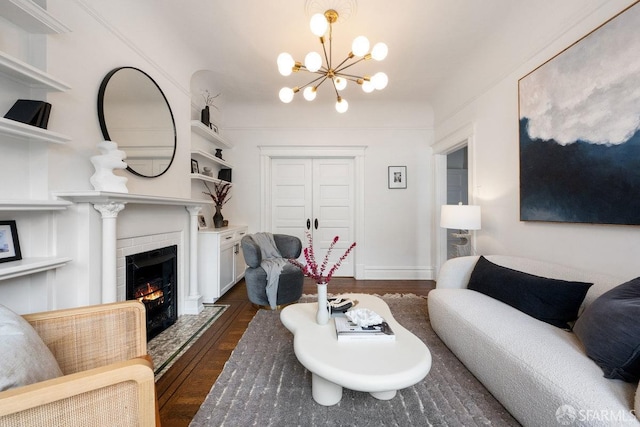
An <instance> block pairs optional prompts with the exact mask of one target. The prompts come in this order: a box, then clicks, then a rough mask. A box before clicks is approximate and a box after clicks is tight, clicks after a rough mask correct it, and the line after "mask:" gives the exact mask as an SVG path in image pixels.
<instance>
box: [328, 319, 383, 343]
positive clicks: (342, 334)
mask: <svg viewBox="0 0 640 427" xmlns="http://www.w3.org/2000/svg"><path fill="white" fill-rule="evenodd" d="M334 321H335V325H336V334H337V336H338V341H360V340H375V341H395V339H396V335H395V334H394V332H393V330H391V327H389V324H388V323H387V322H382V323H381V324H379V325H372V326H366V327H363V326H358V325H356V324H355V323H352V322H351V321H350V320H349V319H348V318H347V317H346V316H345V317H342V316H338V317H335V318H334Z"/></svg>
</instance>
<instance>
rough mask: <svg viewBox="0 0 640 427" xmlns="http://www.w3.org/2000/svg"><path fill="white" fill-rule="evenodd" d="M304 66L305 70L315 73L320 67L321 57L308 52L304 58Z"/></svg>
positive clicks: (316, 53)
mask: <svg viewBox="0 0 640 427" xmlns="http://www.w3.org/2000/svg"><path fill="white" fill-rule="evenodd" d="M304 66H305V67H307V70H309V71H311V72H312V73H315V72H316V71H318V70H319V69H320V67H321V66H322V57H321V56H320V54H319V53H318V52H309V53H307V56H305V57H304Z"/></svg>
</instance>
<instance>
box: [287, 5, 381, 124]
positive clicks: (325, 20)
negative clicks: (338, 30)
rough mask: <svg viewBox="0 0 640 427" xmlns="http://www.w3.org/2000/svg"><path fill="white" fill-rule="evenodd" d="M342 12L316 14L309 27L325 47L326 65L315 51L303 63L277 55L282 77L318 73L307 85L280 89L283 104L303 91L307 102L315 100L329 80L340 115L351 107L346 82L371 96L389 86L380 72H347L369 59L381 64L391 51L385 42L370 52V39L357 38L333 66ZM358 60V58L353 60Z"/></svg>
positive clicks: (330, 10) (331, 11)
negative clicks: (345, 95)
mask: <svg viewBox="0 0 640 427" xmlns="http://www.w3.org/2000/svg"><path fill="white" fill-rule="evenodd" d="M338 17H339V13H338V12H337V11H336V10H335V9H329V10H327V11H325V12H324V14H322V13H316V14H315V15H313V16H312V17H311V22H310V24H309V25H310V27H311V32H312V33H313V34H314V35H316V36H318V37H319V38H320V43H321V44H322V50H323V53H324V61H325V63H324V65H323V57H322V56H321V55H320V54H319V53H318V52H315V51H312V52H309V53H308V54H307V55H306V56H305V59H304V64H303V63H302V62H297V61H295V60H294V59H293V57H292V56H291V55H290V54H288V53H281V54H280V55H279V56H278V70H279V71H280V74H282V75H283V76H288V75H290V74H291V73H292V72H294V71H295V72H297V71H301V70H302V71H307V72H309V73H312V74H317V75H318V77H316V78H315V79H313V80H311V81H310V82H308V83H307V84H305V85H302V86H296V87H294V88H289V87H284V88H282V89H280V94H279V95H280V100H281V101H282V102H284V103H289V102H291V101H292V100H293V96H294V94H296V93H297V92H299V91H300V90H301V89H304V91H303V95H304V98H305V99H306V100H307V101H313V100H314V99H315V97H316V91H317V90H318V88H319V87H320V85H322V83H324V82H325V81H326V80H329V81H330V82H331V84H332V86H333V89H334V91H335V93H336V96H337V101H336V105H335V107H336V110H337V111H338V112H339V113H344V112H345V111H347V109H348V108H349V104H348V103H347V101H346V100H345V99H343V98H342V96H341V95H340V93H341V91H343V90H344V89H345V88H346V87H347V81H349V80H351V81H352V82H355V83H357V84H359V85H360V86H362V90H364V91H365V92H367V93H369V92H372V91H373V90H375V89H378V90H382V89H384V88H385V87H386V86H387V83H388V80H389V79H388V77H387V75H386V74H385V73H383V72H378V73H376V74H374V75H373V76H369V75H362V76H359V75H354V74H349V73H348V72H347V71H346V70H347V69H348V68H350V67H352V66H353V65H356V64H357V63H359V62H361V61H367V60H369V59H372V58H373V59H375V60H376V61H382V60H383V59H384V58H386V57H387V52H388V48H387V45H386V44H384V43H376V44H375V45H374V46H373V48H372V49H371V50H369V46H370V45H369V40H368V39H367V38H366V37H364V36H358V37H356V38H355V39H354V40H353V43H352V45H351V52H349V54H348V55H347V57H346V58H345V59H344V60H342V61H341V62H340V63H338V64H337V65H334V63H333V60H332V55H331V52H332V51H333V46H332V38H333V37H332V36H333V24H334V23H335V22H336V21H337V20H338ZM327 31H328V33H329V34H328V38H329V53H328V54H327V46H326V45H325V34H326V33H327ZM354 58H355V59H354Z"/></svg>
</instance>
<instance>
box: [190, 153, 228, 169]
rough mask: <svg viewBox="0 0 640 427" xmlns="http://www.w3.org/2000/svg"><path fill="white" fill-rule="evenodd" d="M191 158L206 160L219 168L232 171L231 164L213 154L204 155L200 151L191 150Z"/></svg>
mask: <svg viewBox="0 0 640 427" xmlns="http://www.w3.org/2000/svg"><path fill="white" fill-rule="evenodd" d="M191 157H192V158H193V157H195V158H198V157H199V158H202V159H206V160H209V161H212V162H213V163H217V164H219V165H220V166H223V167H225V168H229V169H232V168H233V166H231V163H229V162H227V161H224V160H222V159H220V158H218V157H216V156H214V155H213V154H209V153H205V152H204V151H202V150H191Z"/></svg>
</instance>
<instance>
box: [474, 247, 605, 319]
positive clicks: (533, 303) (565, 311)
mask: <svg viewBox="0 0 640 427" xmlns="http://www.w3.org/2000/svg"><path fill="white" fill-rule="evenodd" d="M591 285H593V283H584V282H571V281H566V280H559V279H549V278H546V277H540V276H535V275H533V274H529V273H524V272H522V271H518V270H513V269H510V268H507V267H502V266H500V265H496V264H494V263H492V262H491V261H489V260H487V259H486V258H485V257H483V256H481V257H480V258H479V259H478V262H477V263H476V266H475V267H474V269H473V271H472V272H471V278H470V279H469V284H468V285H467V287H468V288H469V289H472V290H474V291H478V292H481V293H483V294H485V295H488V296H490V297H492V298H495V299H497V300H498V301H502V302H503V303H505V304H509V305H510V306H512V307H514V308H517V309H518V310H520V311H522V312H523V313H526V314H528V315H529V316H531V317H535V318H536V319H538V320H542V321H543V322H546V323H549V324H551V325H553V326H557V327H559V328H564V329H569V327H570V326H569V322H573V321H574V320H576V319H577V318H578V310H579V309H580V304H582V301H583V300H584V297H585V295H586V294H587V290H588V289H589V287H590V286H591Z"/></svg>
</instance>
